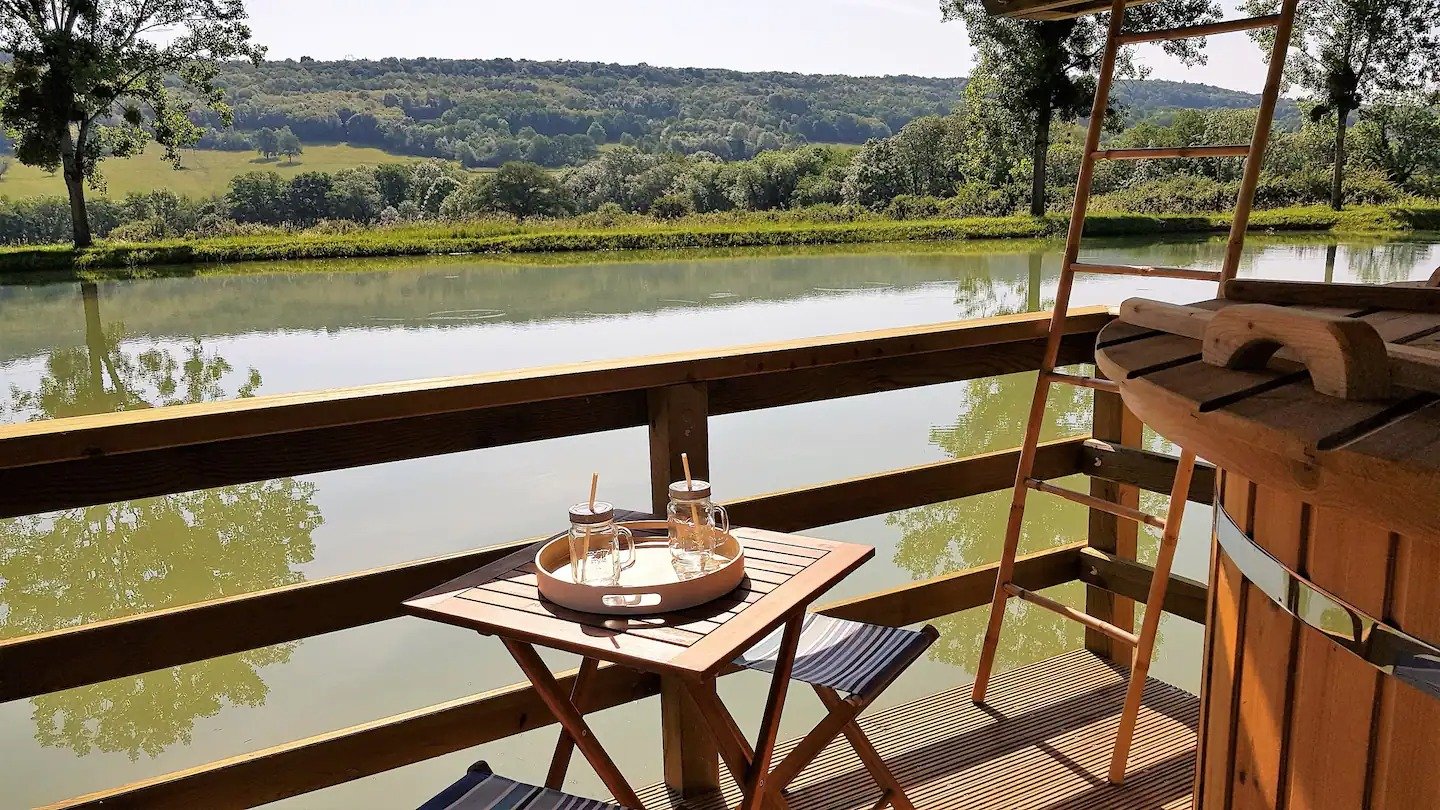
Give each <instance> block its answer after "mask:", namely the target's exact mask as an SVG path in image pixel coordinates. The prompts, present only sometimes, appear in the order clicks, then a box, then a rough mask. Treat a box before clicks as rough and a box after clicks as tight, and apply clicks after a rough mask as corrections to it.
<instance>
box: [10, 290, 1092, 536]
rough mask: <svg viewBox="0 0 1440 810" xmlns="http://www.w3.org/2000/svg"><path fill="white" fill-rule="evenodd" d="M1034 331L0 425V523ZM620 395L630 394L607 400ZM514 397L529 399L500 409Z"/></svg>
mask: <svg viewBox="0 0 1440 810" xmlns="http://www.w3.org/2000/svg"><path fill="white" fill-rule="evenodd" d="M1108 319H1109V315H1108V313H1107V312H1100V311H1086V312H1083V313H1082V314H1080V315H1075V316H1072V317H1071V319H1070V321H1069V322H1068V323H1070V324H1072V325H1073V327H1074V329H1075V333H1074V334H1072V335H1071V336H1070V337H1069V338H1067V342H1066V346H1067V357H1068V358H1069V360H1070V361H1073V362H1079V361H1083V360H1084V359H1087V358H1089V357H1090V356H1091V355H1092V354H1093V351H1092V349H1093V333H1094V331H1095V330H1096V329H1097V328H1098V326H1099V325H1101V324H1103V323H1104V322H1106V321H1107V320H1108ZM1043 331H1044V323H1043V322H1042V321H1037V320H1036V319H1034V318H1028V317H1027V318H1004V319H998V320H996V319H987V320H985V321H980V322H973V323H972V322H964V323H962V324H959V325H954V324H951V325H946V326H943V327H925V328H919V329H909V330H886V331H883V332H878V333H868V332H867V333H859V334H861V335H868V336H871V337H869V338H867V339H863V340H862V339H858V338H855V337H854V336H841V337H839V338H826V339H823V340H817V341H800V342H792V343H798V345H797V346H791V345H789V344H786V347H785V348H780V349H772V350H768V351H767V350H761V349H755V348H751V349H745V348H741V349H734V350H722V351H719V352H712V353H710V354H704V353H700V354H698V355H695V356H691V355H684V356H681V357H682V358H683V359H678V360H677V359H667V358H640V359H635V360H626V361H617V363H618V365H617V364H588V365H586V366H585V367H584V368H583V370H577V368H576V367H564V368H562V369H559V370H555V369H540V370H530V371H525V372H517V373H515V374H513V375H511V376H510V377H506V376H504V375H477V376H476V377H467V378H455V379H452V380H440V381H428V382H420V383H406V384H404V385H398V384H397V385H393V386H366V387H362V388H360V389H342V390H339V391H333V392H319V393H315V394H305V395H281V396H276V397H257V398H254V399H246V400H234V401H230V402H223V403H205V404H203V405H196V406H190V405H184V406H175V407H173V408H155V409H152V410H148V411H143V412H126V413H120V414H106V415H103V416H94V417H90V416H87V417H75V418H72V419H59V420H52V421H48V422H36V423H24V424H21V425H0V518H3V517H14V516H17V515H24V514H34V513H37V512H43V511H49V510H55V509H65V508H71V507H76V506H87V505H90V504H94V503H107V502H113V501H119V500H125V499H129V498H139V497H151V496H157V495H164V494H168V493H172V492H185V491H189V490H194V489H202V488H208V487H217V486H224V485H227V484H238V483H244V482H247V481H258V480H265V479H270V478H279V477H284V476H289V475H301V474H311V473H317V472H323V471H326V470H334V469H343V468H348V467H358V466H363V465H367V464H376V463H381V462H391V461H399V460H403V459H410V458H422V457H426V456H434V455H440V454H444V453H454V452H460V451H464V450H474V449H478V448H484V447H496V446H500V445H506V444H515V443H519V442H529V441H537V440H540V439H549V438H558V437H562V436H573V435H578V434H584V433H592V432H597V431H602V430H614V429H618V428H623V427H633V426H638V425H644V424H647V423H648V421H649V404H648V401H647V391H648V390H649V389H650V388H663V387H666V386H668V385H689V384H694V383H695V382H696V381H697V380H698V379H702V378H711V379H713V380H714V381H712V382H711V383H710V384H709V405H710V408H709V410H710V412H711V413H716V414H721V413H735V412H739V411H746V410H754V409H758V408H768V407H775V406H779V405H789V404H795V403H800V402H816V401H820V400H827V399H833V398H836V397H843V396H854V395H859V394H865V393H872V392H876V391H890V390H896V389H901V388H909V387H914V386H921V385H930V384H935V383H942V382H950V381H954V380H960V379H974V378H977V377H985V376H991V375H994V374H1004V373H1010V372H1015V371H1024V370H1029V369H1034V368H1035V367H1036V365H1037V364H1038V362H1039V353H1040V346H1041V340H1042V338H1041V337H1040V336H1039V334H1041V333H1043ZM892 333H893V334H892ZM826 341H833V342H826ZM729 353H734V356H733V357H732V356H731V354H729ZM669 357H670V358H673V357H674V356H669ZM624 363H636V364H638V366H637V368H640V369H642V370H643V371H644V372H645V373H643V374H642V373H639V372H637V371H635V370H634V369H632V368H630V367H627V366H625V365H624ZM592 366H594V367H593V368H592ZM542 372H544V373H542ZM725 375H729V376H725ZM457 380H458V381H457ZM656 380H658V381H661V383H660V384H656V385H646V384H647V383H649V382H651V381H656ZM467 381H468V382H467ZM521 383H524V385H521ZM626 385H638V386H640V387H637V388H633V389H624V390H610V389H616V388H623V386H626ZM426 386H429V387H426ZM392 388H393V389H397V390H390V389H392ZM377 389H378V390H377ZM367 392H368V393H367ZM522 395H524V396H530V397H532V399H531V400H528V401H521V402H509V401H508V400H509V399H514V398H516V397H520V396H522ZM292 400H294V401H292ZM257 402H258V403H261V404H260V405H257V404H256V403H257ZM266 403H268V404H266ZM357 403H358V404H357ZM407 408H408V409H409V410H408V411H407V410H406V409H407ZM380 413H384V414H388V416H387V417H386V418H380V417H379V416H377V414H380ZM136 414H140V416H137V415H136ZM141 416H148V421H146V420H145V419H141ZM37 425H38V426H39V427H37Z"/></svg>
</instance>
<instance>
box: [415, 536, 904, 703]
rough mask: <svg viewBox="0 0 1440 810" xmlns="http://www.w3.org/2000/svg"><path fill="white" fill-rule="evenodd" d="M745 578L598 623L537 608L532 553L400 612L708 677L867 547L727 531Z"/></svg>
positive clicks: (542, 603) (855, 562)
mask: <svg viewBox="0 0 1440 810" xmlns="http://www.w3.org/2000/svg"><path fill="white" fill-rule="evenodd" d="M731 534H733V535H734V536H735V537H736V538H737V539H738V540H740V542H741V544H742V545H743V546H744V547H745V573H746V578H745V580H744V581H743V582H741V584H740V587H739V588H737V589H736V590H735V591H733V592H732V593H730V594H729V595H728V596H726V597H724V598H722V599H720V600H717V601H715V602H711V603H708V604H705V605H700V606H697V607H693V608H688V609H686V610H681V611H675V612H673V613H663V614H655V615H650V616H634V617H630V616H601V615H598V614H592V613H582V612H580V611H575V610H570V609H568V608H565V607H561V606H559V605H556V604H554V603H552V602H549V601H547V600H545V599H543V598H541V596H540V593H539V590H538V589H537V586H536V580H535V562H534V559H535V552H536V550H537V548H536V547H535V546H532V547H530V548H526V549H523V550H521V551H517V552H515V553H514V554H511V555H509V556H508V557H505V558H504V559H501V560H499V561H497V562H494V563H491V564H490V565H487V566H484V567H482V568H479V569H476V570H475V571H472V572H470V573H469V574H466V575H464V576H462V577H458V578H456V579H454V580H451V581H450V582H447V583H445V584H444V585H441V586H439V587H437V588H433V589H431V590H430V591H427V592H426V593H424V594H421V595H419V596H417V597H415V598H413V599H410V600H408V601H406V602H405V607H406V609H407V610H408V611H409V612H410V613H412V614H414V615H417V616H421V617H424V618H427V619H433V620H436V621H441V622H445V623H447V624H453V625H458V626H460V627H465V628H469V629H472V630H477V631H479V632H481V633H485V634H487V635H498V636H501V637H504V638H512V639H517V640H520V641H526V642H530V643H533V644H539V645H541V646H545V647H552V648H555V649H559V650H565V651H567V652H573V653H576V654H579V655H585V656H589V657H591V658H596V659H600V660H602V661H610V662H612V663H617V664H624V665H626V666H631V667H634V668H636V669H642V670H646V671H650V672H661V673H678V674H682V675H691V676H695V675H706V674H714V673H716V672H718V671H719V670H720V669H722V668H724V667H726V666H727V665H729V663H730V662H731V661H732V660H733V659H734V658H735V657H736V656H737V655H739V654H740V653H741V652H743V651H745V650H746V649H749V648H750V646H752V645H753V644H754V643H755V642H756V641H758V640H760V639H761V638H763V637H764V636H765V634H766V633H769V632H770V631H771V630H774V629H775V628H776V627H778V626H779V625H780V624H781V623H782V622H783V621H784V620H785V619H786V618H787V617H789V616H791V615H793V614H794V613H795V612H796V611H799V610H804V609H805V607H806V606H808V605H809V604H810V603H812V602H813V601H814V600H815V599H816V598H817V597H819V596H820V595H821V594H823V593H825V591H827V590H829V589H830V588H831V587H832V586H834V585H835V583H837V582H839V581H840V580H841V579H843V578H844V577H845V576H846V575H847V574H849V573H850V572H851V571H854V570H855V569H856V568H858V567H860V565H861V564H863V563H864V562H865V561H866V560H868V559H870V558H871V557H872V556H874V554H875V549H874V548H873V547H871V546H865V545H859V544H856V543H842V542H838V541H834V540H822V539H820V538H815V537H802V536H799V535H794V534H785V533H781V532H772V531H765V530H763V529H744V528H742V529H733V530H732V531H731Z"/></svg>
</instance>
